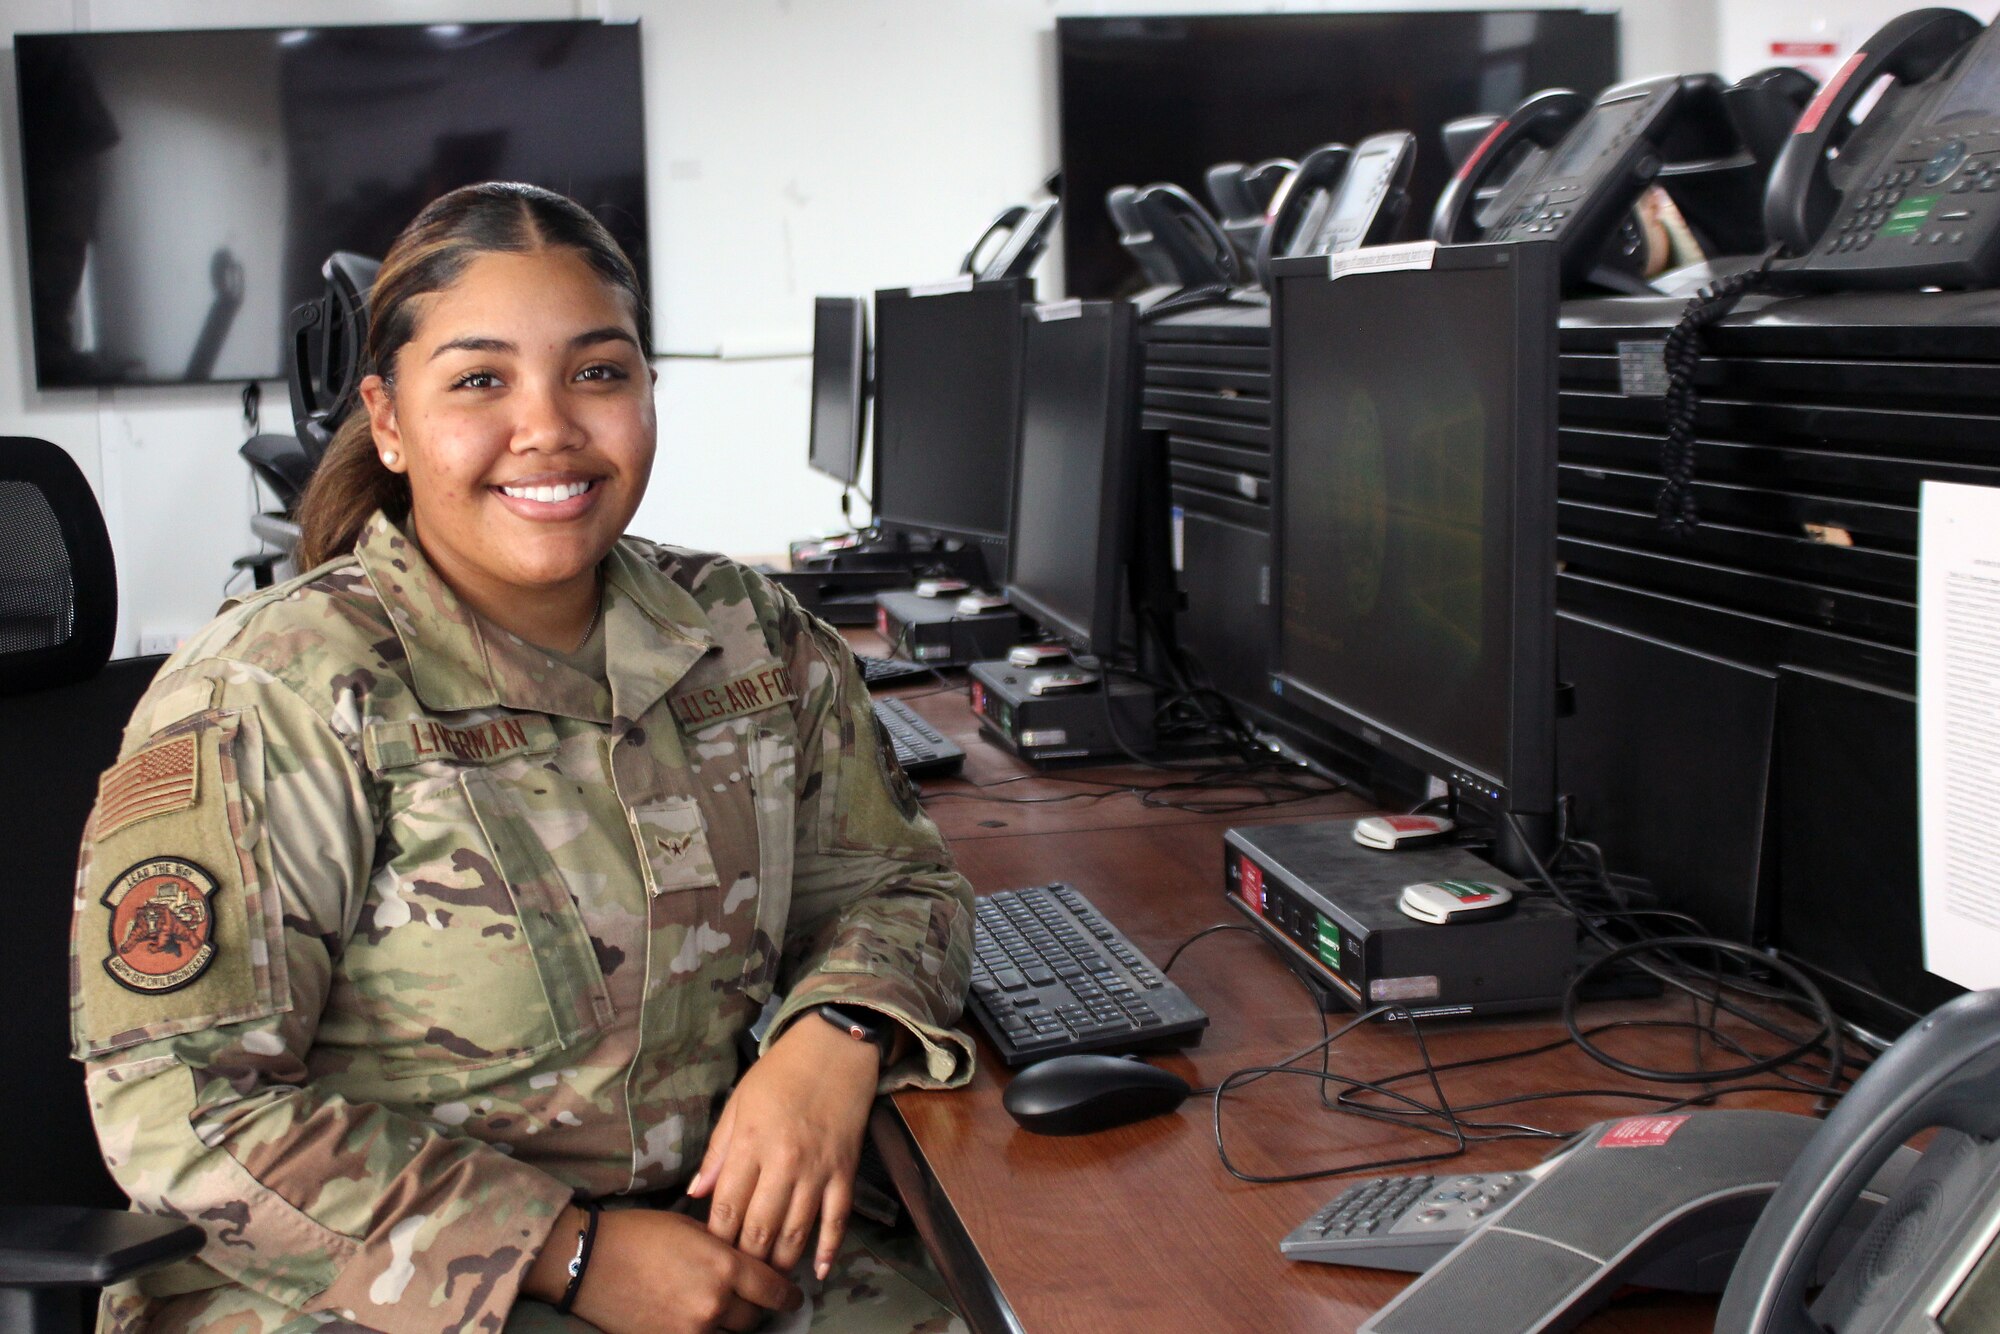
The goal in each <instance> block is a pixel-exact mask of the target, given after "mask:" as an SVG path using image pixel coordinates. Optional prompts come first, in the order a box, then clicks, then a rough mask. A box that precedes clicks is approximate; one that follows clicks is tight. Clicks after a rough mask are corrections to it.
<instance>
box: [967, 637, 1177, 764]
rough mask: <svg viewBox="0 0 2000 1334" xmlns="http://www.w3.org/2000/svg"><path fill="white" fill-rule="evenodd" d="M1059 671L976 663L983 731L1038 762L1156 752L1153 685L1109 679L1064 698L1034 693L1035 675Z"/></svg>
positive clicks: (976, 709)
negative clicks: (1130, 751) (1106, 693)
mask: <svg viewBox="0 0 2000 1334" xmlns="http://www.w3.org/2000/svg"><path fill="white" fill-rule="evenodd" d="M1060 670H1063V668H1041V669H1032V668H1022V667H1016V666H1014V665H1013V664H1012V663H1008V662H975V663H973V664H972V670H971V672H970V675H971V677H972V712H973V714H974V715H975V716H977V717H978V719H979V729H980V731H982V732H984V733H985V734H986V735H988V736H990V737H992V738H993V739H994V740H996V741H998V742H999V743H1000V744H1001V745H1003V746H1005V747H1006V748H1007V749H1009V750H1011V751H1013V752H1014V753H1015V754H1016V755H1019V756H1020V757H1021V758H1022V759H1024V760H1027V761H1029V762H1031V763H1034V764H1046V763H1049V762H1051V761H1054V760H1080V759H1088V758H1091V757H1093V756H1100V755H1123V754H1124V753H1125V752H1126V751H1127V750H1132V751H1137V752H1138V753H1139V754H1141V755H1144V754H1146V753H1148V752H1150V751H1151V750H1152V749H1153V746H1154V743H1155V733H1154V730H1153V711H1154V702H1155V694H1154V691H1153V688H1152V687H1151V686H1149V685H1145V684H1143V683H1141V682H1138V681H1129V680H1121V679H1117V678H1110V677H1105V678H1100V679H1099V681H1098V683H1097V684H1096V685H1093V686H1091V687H1089V688H1087V689H1079V690H1073V691H1068V692H1065V693H1063V694H1059V695H1036V694H1034V693H1032V692H1031V690H1030V689H1029V687H1030V684H1031V683H1032V682H1033V681H1034V679H1035V678H1036V677H1039V676H1047V675H1048V674H1049V673H1050V672H1051V671H1060ZM1107 690H1108V691H1109V692H1110V699H1109V700H1108V701H1107V700H1106V698H1105V692H1106V691H1107Z"/></svg>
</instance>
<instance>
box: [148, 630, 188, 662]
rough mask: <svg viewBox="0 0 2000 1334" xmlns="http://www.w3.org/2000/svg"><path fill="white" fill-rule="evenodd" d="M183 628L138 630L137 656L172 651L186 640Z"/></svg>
mask: <svg viewBox="0 0 2000 1334" xmlns="http://www.w3.org/2000/svg"><path fill="white" fill-rule="evenodd" d="M187 637H188V632H187V631H185V630H141V631H140V632H139V656H140V657H142V658H150V657H152V656H154V655H155V654H159V653H172V652H173V651H174V650H175V649H177V648H179V647H180V646H181V644H182V643H183V642H185V641H186V639H187Z"/></svg>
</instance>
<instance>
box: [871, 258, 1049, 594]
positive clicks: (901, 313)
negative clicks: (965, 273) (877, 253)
mask: <svg viewBox="0 0 2000 1334" xmlns="http://www.w3.org/2000/svg"><path fill="white" fill-rule="evenodd" d="M1026 297H1027V285H1026V284H1025V283H1022V282H1019V281H1006V282H990V283H978V284H973V285H961V284H948V285H945V290H930V291H926V290H925V289H922V288H909V289H893V290H889V291H882V292H877V293H876V294H875V495H874V501H875V517H876V521H877V522H878V523H880V524H881V525H882V526H883V527H885V528H888V529H890V530H892V531H898V532H902V533H907V534H910V535H913V536H916V537H919V538H935V539H939V540H941V541H943V542H946V543H947V544H963V545H976V546H978V547H979V548H980V549H981V550H982V551H983V552H984V553H985V556H986V566H987V576H988V579H989V581H990V582H993V583H998V582H1000V581H1002V580H1003V579H1005V577H1006V573H1007V570H1006V559H1005V556H1006V547H1007V533H1008V528H1009V525H1010V522H1011V520H1012V512H1013V498H1014V452H1015V446H1016V444H1017V443H1018V440H1019V432H1020V412H1021V305H1022V303H1023V301H1024V300H1025V299H1026Z"/></svg>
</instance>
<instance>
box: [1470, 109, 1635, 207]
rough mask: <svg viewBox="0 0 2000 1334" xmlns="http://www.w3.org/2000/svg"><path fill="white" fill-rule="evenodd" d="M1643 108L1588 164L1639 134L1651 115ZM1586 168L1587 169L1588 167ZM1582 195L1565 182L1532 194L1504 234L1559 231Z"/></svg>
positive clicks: (1608, 155)
mask: <svg viewBox="0 0 2000 1334" xmlns="http://www.w3.org/2000/svg"><path fill="white" fill-rule="evenodd" d="M1651 106H1652V104H1651V103H1648V104H1647V107H1646V108H1644V109H1642V112H1643V111H1644V110H1650V108H1651ZM1642 112H1635V113H1633V114H1632V115H1631V117H1630V118H1629V119H1628V120H1627V121H1626V122H1625V124H1624V125H1622V126H1620V127H1619V129H1618V131H1617V133H1616V134H1614V135H1612V136H1611V141H1610V142H1609V143H1607V144H1605V145H1604V147H1603V148H1602V149H1601V150H1600V151H1599V152H1598V155H1597V157H1596V158H1594V159H1592V164H1591V165H1595V164H1596V163H1598V162H1603V161H1607V160H1609V159H1611V158H1614V157H1616V156H1617V155H1618V154H1620V153H1622V152H1624V151H1625V148H1626V146H1627V145H1629V144H1630V143H1631V142H1632V141H1633V140H1634V139H1636V138H1638V137H1639V131H1640V129H1641V128H1642V127H1643V126H1645V125H1646V124H1648V123H1649V121H1650V119H1651V117H1650V116H1647V115H1645V114H1642ZM1585 170H1588V167H1586V168H1585ZM1583 195H1584V190H1583V187H1582V186H1581V185H1578V184H1565V185H1558V186H1556V187H1555V188H1553V189H1551V190H1548V191H1546V192H1544V193H1541V194H1538V195H1536V196H1534V197H1533V198H1531V199H1529V200H1527V201H1526V203H1524V204H1523V205H1522V207H1521V210H1520V212H1518V213H1516V214H1515V215H1514V219H1513V222H1512V223H1511V224H1509V226H1508V228H1507V231H1506V235H1508V236H1527V235H1533V234H1538V233H1539V234H1543V235H1552V234H1554V233H1556V232H1559V231H1561V230H1562V229H1563V224H1564V222H1565V220H1566V219H1567V218H1568V217H1569V216H1570V215H1571V214H1572V213H1574V212H1575V211H1576V208H1577V206H1578V204H1579V202H1580V201H1581V200H1582V198H1583Z"/></svg>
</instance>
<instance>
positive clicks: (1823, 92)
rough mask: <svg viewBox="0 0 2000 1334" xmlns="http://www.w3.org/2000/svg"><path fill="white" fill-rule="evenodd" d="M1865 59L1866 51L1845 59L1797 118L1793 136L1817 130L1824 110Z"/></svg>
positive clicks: (1823, 115)
mask: <svg viewBox="0 0 2000 1334" xmlns="http://www.w3.org/2000/svg"><path fill="white" fill-rule="evenodd" d="M1866 59H1868V53H1867V52H1866V51H1856V52H1855V53H1854V54H1853V55H1851V56H1849V57H1848V58H1847V63H1846V64H1845V65H1842V66H1841V67H1840V69H1839V71H1838V72H1837V73H1836V74H1835V75H1834V76H1833V77H1832V78H1831V79H1828V80H1827V81H1826V83H1825V85H1824V86H1823V87H1821V89H1820V90H1819V96H1818V97H1815V98H1814V99H1813V100H1812V105H1811V106H1809V107H1807V108H1806V110H1805V114H1804V115H1802V116H1800V117H1799V122H1798V124H1796V125H1794V126H1792V133H1793V134H1811V133H1812V132H1813V131H1814V130H1817V129H1818V128H1819V123H1820V121H1821V120H1822V119H1824V118H1825V116H1826V109H1827V108H1828V107H1830V106H1832V105H1833V99H1834V98H1836V97H1839V96H1840V90H1841V88H1842V86H1843V85H1845V84H1846V82H1847V81H1848V80H1849V79H1851V78H1853V77H1854V71H1855V70H1856V69H1857V68H1858V67H1859V66H1860V64H1861V62H1862V61H1864V60H1866Z"/></svg>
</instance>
